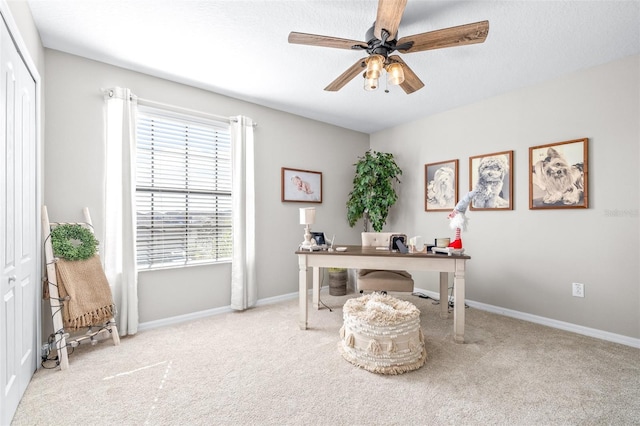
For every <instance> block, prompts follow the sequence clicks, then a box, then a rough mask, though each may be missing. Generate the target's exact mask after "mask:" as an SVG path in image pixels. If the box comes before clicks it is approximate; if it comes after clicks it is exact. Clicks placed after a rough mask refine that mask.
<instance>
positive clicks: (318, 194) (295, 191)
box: [281, 167, 322, 203]
mask: <svg viewBox="0 0 640 426" xmlns="http://www.w3.org/2000/svg"><path fill="white" fill-rule="evenodd" d="M281 174H282V191H281V193H282V201H292V202H296V203H322V172H312V171H310V170H300V169H288V168H286V167H282V170H281Z"/></svg>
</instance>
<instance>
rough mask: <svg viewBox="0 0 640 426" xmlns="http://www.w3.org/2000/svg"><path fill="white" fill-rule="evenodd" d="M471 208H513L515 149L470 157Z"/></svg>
mask: <svg viewBox="0 0 640 426" xmlns="http://www.w3.org/2000/svg"><path fill="white" fill-rule="evenodd" d="M469 189H470V190H475V191H476V194H475V195H474V196H473V198H472V199H471V203H470V204H469V209H471V210H513V151H503V152H494V153H493V154H485V155H477V156H475V157H469Z"/></svg>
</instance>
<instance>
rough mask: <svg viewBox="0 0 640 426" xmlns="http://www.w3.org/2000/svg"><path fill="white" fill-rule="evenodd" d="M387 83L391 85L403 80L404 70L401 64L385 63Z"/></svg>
mask: <svg viewBox="0 0 640 426" xmlns="http://www.w3.org/2000/svg"><path fill="white" fill-rule="evenodd" d="M386 70H387V83H388V84H391V85H398V84H401V83H403V82H404V71H403V69H402V65H400V64H399V63H397V62H393V63H391V64H389V65H387V68H386Z"/></svg>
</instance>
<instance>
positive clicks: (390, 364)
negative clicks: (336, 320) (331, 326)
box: [340, 293, 427, 374]
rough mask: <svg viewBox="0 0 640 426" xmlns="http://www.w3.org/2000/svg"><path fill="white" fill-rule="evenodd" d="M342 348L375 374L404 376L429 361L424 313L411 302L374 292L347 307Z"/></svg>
mask: <svg viewBox="0 0 640 426" xmlns="http://www.w3.org/2000/svg"><path fill="white" fill-rule="evenodd" d="M343 319H344V324H343V326H342V328H341V329H340V338H341V342H340V349H341V352H342V356H343V357H344V358H345V359H346V360H347V361H349V362H351V363H352V364H354V365H357V366H358V367H361V368H364V369H365V370H368V371H371V372H372V373H380V374H401V373H405V372H407V371H411V370H416V369H418V368H420V367H422V366H423V365H424V363H425V361H426V360H427V350H426V349H425V346H424V335H423V334H422V330H421V329H420V310H419V309H418V308H416V306H415V305H414V304H412V303H410V302H407V301H404V300H398V299H396V298H394V297H391V296H389V295H386V294H381V293H372V294H368V295H364V296H361V297H358V298H356V299H349V300H347V302H346V303H345V304H344V308H343Z"/></svg>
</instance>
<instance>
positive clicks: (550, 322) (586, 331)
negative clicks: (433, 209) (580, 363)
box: [138, 288, 640, 348]
mask: <svg viewBox="0 0 640 426" xmlns="http://www.w3.org/2000/svg"><path fill="white" fill-rule="evenodd" d="M309 291H311V290H309ZM414 292H416V293H424V294H426V295H427V296H429V297H431V298H433V299H436V300H438V299H439V298H440V293H437V292H435V291H429V290H423V289H420V288H415V289H414ZM354 296H355V294H354ZM297 297H298V293H297V292H296V293H288V294H283V295H281V296H275V297H269V298H266V299H260V300H258V302H257V303H256V306H264V305H270V304H273V303H278V302H282V301H285V300H291V299H296V298H297ZM465 302H466V304H467V305H468V306H470V307H472V308H475V309H479V310H481V311H487V312H491V313H494V314H498V315H504V316H506V317H510V318H516V319H521V320H523V321H527V322H532V323H535V324H541V325H546V326H548V327H551V328H557V329H560V330H565V331H570V332H572V333H577V334H582V335H584V336H589V337H595V338H596V339H601V340H606V341H608V342H613V343H620V344H621V345H625V346H631V347H634V348H640V339H634V338H633V337H628V336H623V335H621V334H615V333H609V332H608V331H602V330H596V329H594V328H589V327H583V326H581V325H576V324H571V323H568V322H563V321H558V320H554V319H550V318H545V317H540V316H538V315H532V314H527V313H525V312H518V311H514V310H511V309H506V308H501V307H499V306H493V305H488V304H486V303H480V302H474V301H472V300H466V301H465ZM227 312H235V311H234V310H232V309H231V308H230V307H228V306H225V307H222V308H215V309H209V310H206V311H200V312H194V313H192V314H186V315H179V316H176V317H171V318H165V319H161V320H157V321H148V322H144V323H140V325H139V326H138V331H143V330H150V329H152V328H157V327H163V326H166V325H174V324H178V323H181V322H184V321H191V320H195V319H200V318H206V317H208V316H212V315H217V314H223V313H227ZM292 321H295V318H293V317H292Z"/></svg>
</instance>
